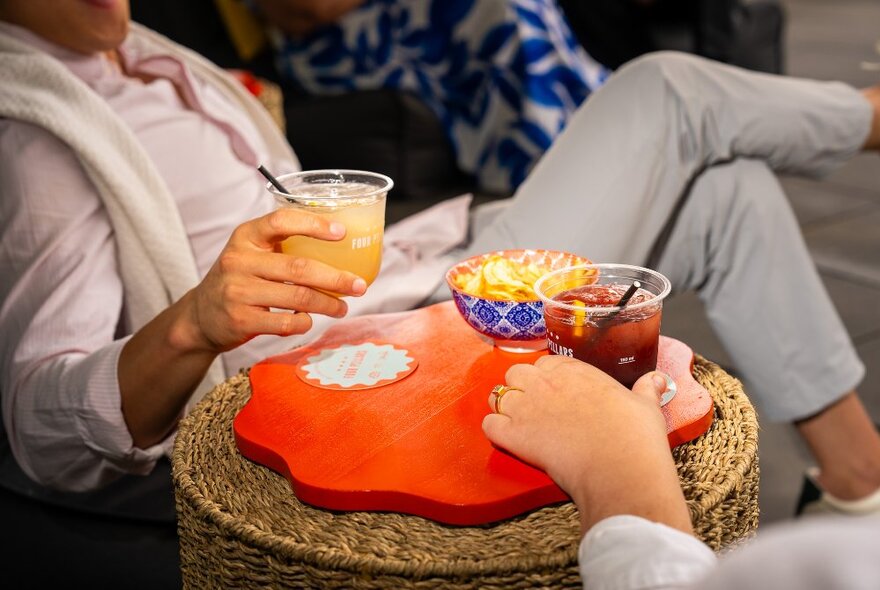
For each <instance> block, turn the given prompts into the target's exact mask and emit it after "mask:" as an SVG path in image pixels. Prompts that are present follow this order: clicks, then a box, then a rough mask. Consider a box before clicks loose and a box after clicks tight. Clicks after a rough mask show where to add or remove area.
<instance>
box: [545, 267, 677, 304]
mask: <svg viewBox="0 0 880 590" xmlns="http://www.w3.org/2000/svg"><path fill="white" fill-rule="evenodd" d="M589 269H597V270H600V271H601V270H603V269H607V270H611V269H620V270H631V271H639V272H645V273H648V274H650V275H652V276H656V277H657V278H658V279H659V280H660V283H661V285H662V286H663V289H662V291H661V292H660V293H659V294H657V295H655V296H654V297H652V298H650V299H648V300H647V301H642V302H641V303H632V304H629V305H625V306H623V307H621V306H619V305H599V306H579V305H570V304H568V303H562V302H561V301H556V300H555V299H552V298H550V297H547V296H546V295H544V293H543V287H544V285H545V283H547V282H548V281H549V280H551V279H552V278H553V277H554V276H556V275H561V274H562V273H565V272H573V271H577V270H589ZM632 280H637V279H632ZM534 291H535V294H536V295H537V296H538V299H539V300H540V301H541V303H542V304H543V305H544V307H545V309H546V308H547V307H553V308H555V309H564V310H566V311H570V312H578V313H580V314H586V313H594V314H595V313H602V314H606V313H613V312H619V311H621V310H624V309H626V310H627V311H637V310H639V309H643V308H645V307H651V306H653V305H657V304H658V303H662V302H663V300H664V299H665V298H666V296H667V295H669V293H670V292H671V291H672V283H671V282H670V281H669V279H668V278H666V276H665V275H663V274H662V273H660V272H657V271H656V270H654V269H651V268H646V267H644V266H636V265H633V264H617V263H611V262H600V263H593V264H577V265H574V266H566V267H565V268H560V269H557V270H553V271H550V272H548V273H547V274H545V275H543V276H542V277H540V278H539V279H538V280H537V281H535V285H534Z"/></svg>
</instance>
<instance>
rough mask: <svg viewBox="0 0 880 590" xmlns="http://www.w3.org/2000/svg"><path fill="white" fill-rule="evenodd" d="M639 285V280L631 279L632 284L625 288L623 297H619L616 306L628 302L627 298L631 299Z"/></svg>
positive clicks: (624, 304)
mask: <svg viewBox="0 0 880 590" xmlns="http://www.w3.org/2000/svg"><path fill="white" fill-rule="evenodd" d="M641 287H642V284H641V283H640V282H638V281H633V284H632V285H630V286H629V289H627V290H626V293H624V294H623V297H621V298H620V301H618V302H617V306H616V307H626V304H627V303H629V300H630V299H632V296H633V295H635V294H636V291H638V290H639V289H640V288H641ZM618 311H619V310H618Z"/></svg>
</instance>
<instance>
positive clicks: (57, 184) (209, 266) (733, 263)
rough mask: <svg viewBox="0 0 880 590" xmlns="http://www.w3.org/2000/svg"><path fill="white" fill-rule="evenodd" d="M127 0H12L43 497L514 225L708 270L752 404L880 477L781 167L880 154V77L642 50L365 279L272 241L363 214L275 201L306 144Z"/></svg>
mask: <svg viewBox="0 0 880 590" xmlns="http://www.w3.org/2000/svg"><path fill="white" fill-rule="evenodd" d="M127 8H128V7H127V3H126V2H125V1H124V0H64V1H58V0H56V1H49V0H0V68H2V71H3V72H4V74H8V75H5V76H4V78H5V79H4V84H3V85H2V87H0V117H2V119H0V150H2V153H3V154H4V157H3V158H2V159H0V193H2V195H3V198H2V199H0V220H2V225H0V246H2V250H0V252H2V253H0V276H3V278H4V280H3V282H2V284H0V392H2V413H3V426H4V429H5V435H6V436H5V438H6V440H7V441H8V444H9V448H8V449H7V450H6V451H5V455H4V457H6V458H8V457H9V456H10V453H11V456H12V458H13V459H14V460H12V461H0V467H2V468H3V469H4V470H5V469H7V468H8V469H9V470H14V469H18V470H19V472H21V471H23V472H24V474H25V475H26V479H27V481H30V482H31V484H30V487H29V488H28V490H27V493H29V494H32V495H36V496H39V495H40V494H42V493H48V491H47V490H50V489H59V490H64V491H77V492H87V491H92V490H97V489H100V488H103V487H105V486H107V485H109V484H111V482H114V481H116V480H119V479H120V478H123V476H126V475H129V474H134V475H144V474H147V473H150V472H152V471H153V470H154V468H155V466H156V465H157V463H159V462H160V461H161V460H162V457H163V456H166V455H167V454H168V452H169V449H170V446H171V444H172V443H173V435H174V430H175V427H176V424H177V422H178V420H179V419H180V417H181V416H182V415H183V413H184V412H185V408H186V406H187V404H188V403H189V402H190V401H191V399H193V398H194V396H195V397H198V395H199V394H200V393H201V392H204V390H205V388H207V387H210V386H211V385H212V384H214V383H216V382H218V380H220V379H222V378H223V377H224V376H225V375H230V374H233V373H235V372H236V371H237V370H238V369H239V368H240V367H245V366H248V365H249V364H251V363H252V362H254V361H256V360H259V359H260V358H263V357H265V356H267V355H268V354H271V353H272V352H277V351H280V350H283V349H285V348H289V347H290V346H292V345H294V344H295V343H297V342H301V341H302V339H303V338H309V337H312V336H313V335H314V334H316V333H317V332H319V330H320V329H321V328H322V327H323V326H326V325H327V322H329V321H330V320H329V319H328V318H338V317H341V316H343V315H345V314H346V313H367V312H371V311H388V310H399V309H405V308H407V307H412V306H415V305H417V304H418V303H420V302H422V301H424V300H426V299H428V298H430V297H431V296H432V292H433V291H434V289H435V287H437V286H438V285H439V284H440V282H441V280H442V271H443V270H445V268H447V267H448V266H449V265H450V264H451V262H454V261H455V260H456V259H457V258H460V257H462V256H464V255H466V254H467V253H470V252H482V251H488V250H492V249H497V248H503V247H507V248H510V247H547V248H556V249H563V250H570V251H574V252H577V253H579V254H582V255H585V256H588V257H590V258H592V259H594V260H602V261H608V260H614V261H620V262H631V263H636V264H650V265H652V266H655V267H656V268H658V270H660V271H661V272H663V273H664V274H667V276H669V277H670V278H671V280H672V282H673V284H674V285H675V286H676V288H677V289H679V290H683V289H688V288H692V289H696V290H697V291H698V292H699V294H700V296H701V298H703V300H704V302H705V303H706V305H707V308H708V309H709V313H710V318H711V320H712V322H713V325H714V326H715V327H716V329H717V330H718V332H719V334H720V335H721V336H722V338H724V339H725V344H727V345H728V347H729V348H730V349H731V353H732V356H733V358H734V360H735V362H737V364H738V368H739V369H740V370H741V371H742V373H743V377H744V379H745V381H746V384H747V386H748V390H749V391H750V392H752V393H753V395H754V396H755V399H756V401H757V402H758V403H759V404H761V405H762V407H764V408H765V409H766V410H767V415H769V416H770V417H771V418H774V419H777V420H789V421H794V422H795V423H796V424H797V425H798V428H799V432H800V433H801V434H802V436H803V437H804V438H805V439H806V440H807V442H808V443H809V444H810V446H811V448H812V450H813V452H814V455H815V456H816V458H817V461H818V462H819V465H820V467H821V469H822V475H821V480H820V481H821V483H822V485H823V486H825V488H826V490H827V491H828V492H830V493H833V494H834V496H835V497H836V499H839V500H843V501H844V502H846V501H854V502H858V501H860V499H864V498H866V497H871V496H872V495H877V494H878V493H880V492H878V491H877V490H878V488H880V437H878V435H877V432H876V431H875V430H874V428H873V425H872V424H871V422H870V420H869V419H868V417H867V414H866V413H865V411H864V408H863V407H862V406H861V403H860V401H859V399H858V396H857V394H856V392H855V387H856V385H857V384H858V382H859V381H860V380H861V378H862V376H863V375H864V367H863V365H862V363H861V361H860V360H859V359H858V357H857V355H856V354H855V351H854V347H853V346H852V343H851V342H850V341H849V338H848V336H847V335H846V332H845V330H844V329H843V326H842V325H841V323H840V320H839V318H838V317H837V315H836V313H835V311H834V309H833V307H832V305H831V303H830V301H829V299H828V297H827V294H826V293H825V291H824V288H823V287H822V285H821V281H820V280H819V278H818V275H817V274H816V272H815V269H814V268H813V267H812V264H811V261H810V259H809V255H808V253H807V252H806V249H805V248H804V245H803V242H802V239H801V238H800V234H799V230H798V228H797V224H796V223H795V222H794V221H793V218H792V215H791V212H790V210H789V209H788V206H787V204H786V202H785V197H784V195H783V194H782V193H781V190H780V189H779V187H778V185H777V184H776V183H775V179H774V178H773V174H772V171H771V167H772V169H778V170H788V171H796V172H801V173H810V174H821V173H827V172H829V171H830V170H832V169H833V168H834V167H835V166H836V165H838V164H839V163H841V162H843V161H845V159H846V158H848V157H849V156H850V155H852V154H853V153H855V152H857V151H858V150H860V149H878V148H880V91H878V89H876V88H875V89H871V90H867V91H864V92H859V91H857V90H855V89H852V88H850V87H848V86H845V85H841V84H823V83H818V82H810V81H803V80H794V79H787V78H778V77H772V76H762V75H756V74H751V73H748V72H744V71H741V70H737V69H735V68H730V67H725V66H721V65H718V64H712V63H709V62H705V61H703V60H699V59H696V58H691V57H687V56H680V55H660V56H652V57H648V58H645V59H641V60H637V61H636V62H634V63H632V64H630V65H629V66H626V67H624V68H622V69H621V70H620V72H619V73H617V74H615V76H613V77H612V78H611V79H610V80H609V82H608V83H607V85H606V86H605V87H603V89H602V90H600V91H598V92H597V93H596V94H595V95H594V96H592V97H591V98H590V100H589V101H587V103H586V104H585V105H584V106H583V107H581V108H580V109H579V110H578V112H577V113H576V115H575V116H574V118H573V119H572V121H571V124H570V126H569V127H568V128H567V129H566V130H565V132H563V133H562V135H561V136H560V137H559V138H558V140H557V142H556V143H555V144H554V146H553V147H552V148H551V149H550V151H549V152H548V153H547V154H546V156H545V157H544V158H543V159H542V161H541V162H540V163H539V164H538V166H537V167H536V168H535V170H534V171H533V172H532V173H531V175H530V176H529V178H527V179H526V181H525V182H524V183H523V185H522V187H521V188H520V189H519V190H518V191H517V194H516V195H515V196H514V197H513V199H511V200H509V201H507V202H502V203H495V204H492V205H490V206H489V207H484V208H482V209H479V210H477V211H474V212H473V213H471V215H470V217H469V216H468V212H467V204H466V202H463V201H452V202H450V203H445V204H443V205H441V206H440V207H439V208H437V209H434V210H431V211H429V212H426V213H424V214H422V215H420V216H416V217H414V218H412V219H408V220H405V221H404V222H403V223H402V224H400V225H399V226H398V227H391V228H389V229H388V232H387V234H386V238H387V239H386V250H385V252H384V257H385V260H384V263H383V264H384V266H383V270H382V273H381V274H380V276H379V278H378V279H377V281H376V282H375V283H374V284H373V285H372V286H371V288H370V290H369V293H367V292H366V285H365V283H364V281H363V280H362V279H361V278H359V277H357V276H354V275H352V274H350V273H345V272H341V271H339V270H337V269H334V268H331V267H328V266H326V265H322V264H319V263H317V262H315V261H312V260H308V259H302V258H295V257H289V256H285V255H282V254H279V253H277V252H275V244H276V243H277V242H279V241H280V240H282V239H284V238H286V237H287V236H290V235H294V234H301V235H309V236H313V237H317V238H319V239H326V240H335V239H340V238H341V237H342V236H343V235H344V233H345V228H344V227H341V226H337V225H334V224H328V223H327V222H325V221H322V220H321V219H319V218H317V217H313V216H309V215H305V214H301V213H295V212H291V211H273V210H272V209H273V204H272V201H271V199H269V198H268V196H267V195H266V194H265V188H264V186H265V183H264V181H263V180H262V179H261V178H260V177H259V175H258V173H257V172H256V166H257V165H258V164H259V163H266V164H267V166H269V168H270V169H272V170H273V171H275V172H276V173H282V172H285V171H292V170H296V169H297V167H298V163H297V162H296V158H295V156H294V154H293V153H292V152H291V151H290V148H289V146H287V144H286V143H285V142H284V140H283V137H281V135H280V133H279V131H278V130H277V128H275V127H273V126H272V122H271V120H270V119H269V118H268V115H266V114H265V113H264V112H261V111H260V108H259V105H258V104H257V103H256V102H255V101H254V100H253V98H252V97H250V96H248V95H247V93H246V92H245V91H244V90H243V89H242V88H240V87H239V86H238V85H237V84H236V83H235V81H234V80H232V79H231V78H230V77H228V76H226V75H224V73H223V72H220V71H218V70H217V69H216V68H214V67H213V66H212V65H211V64H209V63H206V62H205V61H204V60H203V59H201V58H200V57H199V56H197V55H194V54H192V53H191V52H188V51H186V50H184V49H183V48H180V47H179V46H176V45H174V44H172V43H170V42H169V41H167V40H165V39H164V38H161V37H159V36H157V35H156V34H154V33H152V32H150V31H147V30H144V29H143V28H141V27H137V26H134V25H130V24H129V22H128V9H127ZM468 232H470V233H471V234H472V235H473V237H472V239H470V240H468V236H467V234H468ZM792 284H797V285H798V288H799V297H798V298H796V299H794V300H793V299H792V298H791V297H790V296H789V288H788V287H789V286H790V285H792ZM322 290H327V291H333V292H337V293H342V294H344V295H347V296H349V297H348V298H347V299H336V298H334V297H330V296H328V295H326V294H324V293H323V292H322ZM442 290H443V287H440V291H442ZM759 303H760V305H759ZM272 309H283V310H288V311H289V312H295V313H283V312H282V313H278V312H275V311H271V310H272ZM307 332H308V334H306V333H307ZM297 338H299V339H297ZM804 343H810V345H809V347H806V346H805V345H804ZM9 473H11V471H9ZM7 481H8V480H7ZM17 481H22V480H21V479H19V480H17ZM33 482H36V484H38V485H34V483H33ZM22 485H24V484H22Z"/></svg>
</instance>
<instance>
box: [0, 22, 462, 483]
mask: <svg viewBox="0 0 880 590" xmlns="http://www.w3.org/2000/svg"><path fill="white" fill-rule="evenodd" d="M0 33H4V34H8V35H12V36H14V37H16V38H17V39H19V40H21V41H24V42H26V43H29V44H30V45H32V46H33V47H35V48H37V49H39V50H41V51H44V52H47V53H49V54H50V55H52V56H54V57H55V58H57V59H58V60H59V61H61V62H62V63H63V64H65V65H66V66H67V67H68V68H69V69H70V71H71V72H72V73H73V74H75V75H76V76H78V77H79V78H80V79H82V80H83V81H84V82H85V83H86V84H88V85H89V86H90V87H91V88H92V89H93V90H94V91H95V92H96V93H97V94H98V95H100V96H101V97H102V98H103V99H104V100H105V101H106V102H107V103H108V104H109V105H110V107H111V108H112V109H113V110H114V111H115V112H116V114H117V115H118V116H119V117H120V118H121V119H122V121H123V122H124V123H125V124H126V125H128V126H129V127H130V128H131V130H132V131H133V132H134V134H135V136H136V137H137V139H138V140H139V142H140V143H141V145H142V146H143V147H144V148H145V151H146V153H147V154H149V156H150V158H151V159H152V161H153V164H154V165H155V166H156V168H157V170H158V172H159V173H160V175H161V176H162V177H163V179H164V180H165V183H166V185H167V186H168V188H169V190H170V192H171V194H172V195H173V196H174V198H175V199H176V201H177V204H178V208H179V211H180V215H181V218H182V221H183V224H184V228H185V231H186V233H187V234H188V238H189V241H190V244H191V246H192V253H193V255H194V257H195V261H196V265H197V268H198V271H199V273H200V275H201V276H204V274H205V273H206V272H207V271H208V269H209V268H210V266H211V265H212V264H213V262H214V260H215V259H216V257H217V255H218V254H219V253H220V251H221V250H222V248H223V246H224V245H225V243H226V241H227V240H228V238H229V235H230V234H231V232H232V230H233V229H234V228H235V227H236V226H237V225H239V224H240V223H242V222H244V221H246V220H249V219H253V218H255V217H258V216H260V215H263V214H265V213H267V212H268V211H270V210H271V209H272V208H274V207H275V203H274V201H273V200H272V199H271V197H269V196H268V194H267V193H266V191H265V188H264V186H265V181H264V180H263V178H262V177H261V176H260V175H259V174H258V173H257V172H256V170H255V166H256V165H257V164H258V163H266V164H267V165H268V166H269V168H270V169H272V170H274V171H276V173H278V174H282V173H285V172H290V171H294V170H295V168H296V166H297V164H296V163H295V162H287V161H284V162H275V161H270V160H267V159H266V157H267V156H266V154H267V153H268V150H267V149H266V146H265V145H264V143H263V141H262V138H261V136H260V135H259V133H258V132H257V130H256V129H255V128H254V127H253V125H252V124H251V122H250V121H249V120H248V119H247V117H246V116H245V115H244V114H243V113H242V112H240V111H239V110H238V109H237V108H236V107H234V106H232V105H231V104H229V103H228V102H227V101H226V100H225V99H224V97H223V96H222V95H221V94H220V93H219V92H218V91H217V90H216V89H214V88H213V87H211V86H209V85H207V84H202V83H201V82H199V81H198V80H196V79H195V78H194V77H193V76H192V74H191V73H190V72H189V70H188V69H187V68H186V67H185V65H184V64H182V63H181V62H180V61H179V60H178V59H176V58H174V57H172V56H168V55H159V56H156V55H152V56H140V55H137V52H136V51H135V49H134V44H133V43H131V44H130V43H125V44H123V46H122V47H121V48H120V50H119V54H120V56H121V60H122V64H123V67H124V68H125V71H126V72H127V74H128V75H123V74H122V72H121V71H120V70H119V69H118V67H117V66H116V65H115V64H113V63H111V62H110V61H109V60H107V59H106V58H105V57H103V56H83V55H80V54H76V53H73V52H70V51H68V50H65V49H62V48H59V47H56V46H54V45H51V44H49V43H47V42H46V41H45V40H43V39H40V38H39V37H36V36H35V35H33V34H31V33H30V32H28V31H26V30H24V29H21V28H18V27H15V26H12V25H9V24H5V23H2V22H0ZM143 80H148V81H146V82H145V81H143ZM0 153H2V154H3V157H2V158H0V194H2V198H0V277H2V282H0V392H2V397H3V425H4V427H5V429H6V432H7V435H8V439H9V443H10V446H11V448H12V451H13V453H14V455H15V458H16V460H17V461H18V463H19V465H21V467H22V468H23V469H24V470H25V472H26V473H27V474H28V475H29V476H30V477H31V478H32V479H34V480H36V481H38V482H40V483H43V484H45V485H49V486H52V487H56V488H61V489H67V490H87V489H93V488H96V487H99V486H100V485H101V484H102V483H105V482H108V481H110V480H112V479H115V478H116V477H118V476H119V475H121V474H123V473H148V472H149V471H150V470H152V469H153V467H154V465H155V463H156V461H157V460H158V459H159V457H160V456H161V455H162V454H165V453H167V452H168V450H169V449H170V445H171V443H172V442H173V437H171V436H169V437H168V439H166V440H165V441H163V442H162V443H161V444H158V445H156V446H154V447H151V448H148V449H138V448H136V447H134V446H133V444H132V440H131V436H130V434H129V432H128V430H127V428H126V426H125V422H124V420H123V417H122V411H121V407H120V395H119V387H118V382H117V371H116V366H117V362H118V357H119V353H120V351H121V349H122V347H123V345H124V344H125V342H126V340H127V337H128V336H129V335H130V333H131V328H130V326H126V325H125V324H124V321H123V320H122V318H123V317H124V314H123V306H124V305H125V300H124V296H123V287H122V283H121V279H120V276H119V273H118V270H117V267H118V258H117V255H116V250H115V242H114V235H113V228H112V226H111V224H110V221H109V218H108V216H107V214H106V212H105V210H104V208H103V205H102V202H101V200H100V198H99V196H98V194H97V192H96V190H95V187H94V186H93V185H92V183H91V181H90V180H89V178H88V177H87V176H86V174H85V172H84V170H83V168H82V166H81V165H80V163H79V162H78V160H77V159H76V156H75V155H74V153H73V152H72V151H71V150H70V148H69V147H68V146H67V145H65V144H64V143H62V142H60V141H59V140H58V139H56V138H55V137H54V136H52V135H51V134H49V133H48V132H46V131H45V130H43V129H41V128H38V127H35V126H32V125H29V124H26V123H22V122H19V121H12V120H3V119H0ZM469 200H470V199H469V197H467V198H460V199H452V200H449V201H447V202H444V203H442V204H440V205H438V206H435V207H433V208H432V209H431V210H429V211H426V212H423V213H420V214H418V215H414V216H411V217H410V218H408V219H406V220H404V221H402V222H400V223H397V224H395V225H394V226H392V227H390V228H387V229H386V232H385V248H384V252H383V260H382V271H381V272H380V274H379V277H378V278H377V279H376V281H375V282H374V283H373V285H371V287H370V289H369V291H368V293H367V294H366V295H365V296H363V297H360V298H351V299H349V300H348V304H349V315H356V314H364V313H375V312H383V311H400V310H402V309H407V308H410V307H412V306H413V305H415V304H417V303H418V302H420V301H423V300H424V299H425V298H426V297H428V296H429V295H430V294H432V293H433V292H434V290H435V288H436V287H437V285H438V284H439V283H440V282H441V281H442V277H443V273H444V272H445V270H446V269H447V268H448V266H449V265H450V259H449V258H448V257H445V256H444V253H445V252H447V251H448V250H449V249H450V248H452V247H454V246H457V245H459V244H461V243H462V242H463V241H464V240H465V238H466V234H467V227H468V203H469ZM312 320H313V328H312V330H311V331H310V332H309V333H308V334H306V335H303V336H300V337H295V338H287V339H282V338H277V337H273V336H259V337H257V338H254V339H253V340H251V341H250V342H248V343H247V344H246V345H244V346H241V347H239V348H237V349H235V350H233V351H230V352H228V353H226V354H224V355H223V361H224V365H225V367H226V370H227V373H229V374H233V373H235V372H237V371H238V370H239V369H240V368H243V367H249V366H250V365H252V364H253V363H255V362H257V361H259V360H261V359H263V358H265V357H267V356H270V355H272V354H276V353H278V352H280V351H282V350H286V349H289V348H290V347H291V346H294V345H296V344H298V343H301V342H303V341H306V340H309V339H311V338H314V337H316V336H317V335H318V334H320V332H321V331H322V330H324V329H326V328H327V327H328V326H329V324H331V323H332V322H333V321H334V320H332V319H331V318H327V317H325V316H314V315H313V316H312ZM0 436H2V433H0Z"/></svg>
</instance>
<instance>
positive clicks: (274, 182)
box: [257, 164, 290, 195]
mask: <svg viewBox="0 0 880 590" xmlns="http://www.w3.org/2000/svg"><path fill="white" fill-rule="evenodd" d="M257 170H259V171H260V174H262V175H263V176H265V177H266V180H268V181H269V182H271V183H272V186H274V187H275V188H277V189H278V190H279V191H281V193H282V194H285V195H289V194H290V193H289V192H287V189H286V188H284V186H282V184H281V183H280V182H278V179H277V178H275V177H274V176H272V173H271V172H269V171H268V170H266V167H265V166H263V165H262V164H260V167H259V168H257Z"/></svg>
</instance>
